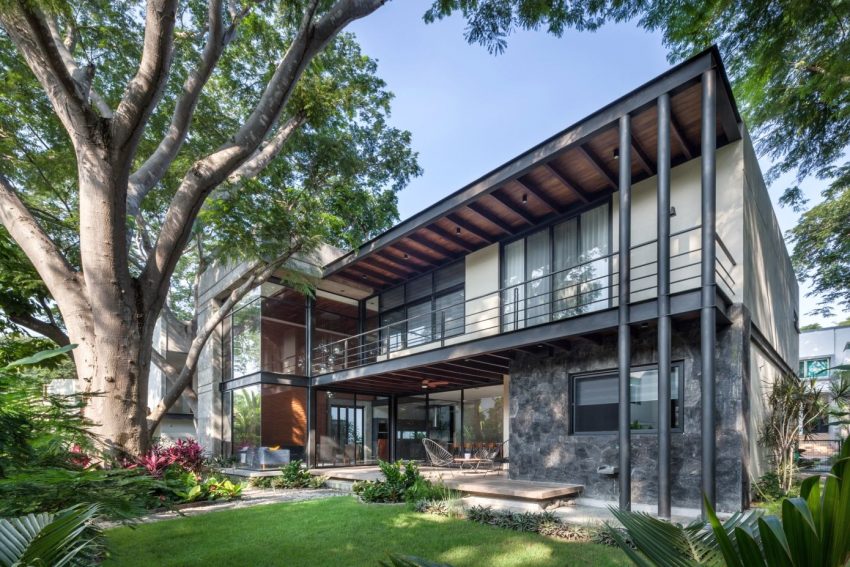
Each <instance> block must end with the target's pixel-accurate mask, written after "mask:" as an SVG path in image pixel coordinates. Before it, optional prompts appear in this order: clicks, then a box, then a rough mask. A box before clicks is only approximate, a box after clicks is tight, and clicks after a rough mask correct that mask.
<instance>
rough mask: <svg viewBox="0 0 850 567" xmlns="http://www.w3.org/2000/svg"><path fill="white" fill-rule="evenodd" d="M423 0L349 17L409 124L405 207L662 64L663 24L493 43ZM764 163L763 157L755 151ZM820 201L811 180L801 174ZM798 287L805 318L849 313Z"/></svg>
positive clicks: (513, 151) (786, 220)
mask: <svg viewBox="0 0 850 567" xmlns="http://www.w3.org/2000/svg"><path fill="white" fill-rule="evenodd" d="M429 4H430V3H429V2H428V1H427V0H396V1H395V2H389V3H387V4H386V5H384V6H383V7H382V8H380V9H379V10H378V11H377V12H375V13H374V14H372V15H371V16H368V17H366V18H364V19H362V20H359V21H357V22H354V23H353V24H352V25H350V26H349V28H348V31H352V32H354V33H355V34H356V35H357V38H358V41H359V42H360V44H361V46H362V49H363V52H364V53H365V54H366V55H368V56H370V57H372V58H374V59H377V61H378V75H379V76H380V77H381V78H382V79H384V81H386V83H387V88H388V89H389V90H390V91H392V92H393V93H394V94H395V99H394V101H393V105H392V117H391V123H392V125H393V126H395V127H397V128H401V129H405V130H409V131H410V132H411V133H412V134H413V149H414V150H415V151H416V152H418V154H419V164H420V165H421V166H422V168H423V170H424V173H423V175H422V176H420V177H418V178H416V179H414V180H413V181H412V182H411V183H410V184H409V185H408V187H406V188H405V189H404V190H403V191H402V192H401V193H399V213H400V215H401V218H402V219H405V218H407V217H409V216H411V215H413V214H415V213H417V212H419V211H420V210H422V209H424V208H425V207H427V206H429V205H431V204H433V203H434V202H435V201H437V200H439V199H440V198H442V197H444V196H446V195H448V194H449V193H452V192H454V191H456V190H457V189H459V188H461V187H463V186H464V185H466V184H467V183H469V182H471V181H473V180H475V179H477V178H478V177H480V176H481V175H482V174H484V173H486V172H488V171H490V170H492V169H494V168H495V167H497V166H499V165H501V164H503V163H504V162H506V161H508V160H509V159H511V158H513V157H514V156H516V155H518V154H520V153H522V152H523V151H525V150H527V149H528V148H530V147H532V146H534V145H536V144H537V143H539V142H541V141H542V140H544V139H546V138H548V137H550V136H551V135H553V134H555V133H557V132H559V131H560V130H563V129H564V128H566V127H567V126H569V125H570V124H572V123H574V122H576V121H578V120H580V119H582V118H583V117H585V116H587V115H588V114H590V113H591V112H593V111H595V110H597V109H598V108H601V107H602V106H604V105H606V104H608V103H609V102H611V101H613V100H615V99H616V98H618V97H620V96H622V95H623V94H625V93H627V92H629V91H631V90H632V89H634V88H635V87H638V86H640V85H641V84H643V83H645V82H646V81H649V80H650V79H652V78H654V77H655V76H656V75H658V74H660V73H662V72H663V71H665V70H667V69H668V68H670V66H671V63H670V62H669V61H668V60H667V50H666V49H665V48H664V46H663V45H662V41H661V36H660V34H653V33H649V32H646V31H644V30H641V29H639V28H638V27H637V26H636V25H634V24H630V23H625V24H618V25H607V26H605V27H603V28H602V29H601V30H599V31H597V32H594V33H589V32H581V33H580V32H575V31H569V32H567V33H566V34H565V35H564V36H563V37H561V38H556V37H554V36H551V35H549V34H547V33H546V32H545V31H537V32H518V33H516V34H514V35H512V36H511V37H510V38H509V40H508V48H507V50H506V51H505V52H504V53H503V54H501V55H491V54H489V53H488V52H487V50H486V49H485V48H483V47H481V46H478V45H470V44H468V43H467V42H466V41H465V40H464V38H463V30H464V21H463V20H462V19H461V18H460V17H457V16H455V17H452V18H449V19H447V20H443V21H440V22H437V23H434V24H429V25H426V24H425V23H424V22H423V21H422V14H424V13H425V11H426V10H427V8H428V6H429ZM760 163H761V167H762V171H767V170H768V169H769V167H770V162H769V161H767V160H765V159H761V160H760ZM792 181H793V179H792V178H791V177H790V176H786V177H785V178H781V179H779V180H777V181H776V182H775V183H774V184H773V185H772V186H771V187H770V195H771V199H772V200H773V202H774V205H775V206H774V208H775V211H776V215H777V218H778V219H779V224H780V226H781V227H782V230H783V231H787V230H788V229H790V228H791V227H793V226H794V224H795V222H796V220H797V218H798V214H797V213H795V212H793V211H792V210H791V209H787V208H782V207H779V206H778V203H777V200H778V197H779V195H780V194H781V192H782V189H783V188H784V187H786V186H787V185H788V184H790V183H791V182H792ZM802 187H803V189H804V191H805V192H806V193H807V194H808V195H809V196H811V197H812V198H813V199H812V201H813V202H816V201H817V193H818V191H819V190H820V188H819V182H817V181H808V182H806V183H804V184H803V186H802ZM807 291H808V287H807V286H806V285H805V284H801V287H800V314H801V317H800V319H801V325H806V324H809V323H815V322H816V323H820V324H821V325H823V326H828V325H830V324H834V323H835V322H837V321H840V320H844V319H847V318H848V317H850V313H840V312H839V313H835V314H834V316H832V317H828V318H823V317H820V316H813V315H810V314H809V312H810V311H812V310H813V309H815V308H816V307H817V306H818V301H817V298H816V297H808V296H807V295H806V294H807Z"/></svg>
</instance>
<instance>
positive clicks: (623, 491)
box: [617, 114, 632, 510]
mask: <svg viewBox="0 0 850 567" xmlns="http://www.w3.org/2000/svg"><path fill="white" fill-rule="evenodd" d="M631 130H632V128H631V121H630V117H629V115H628V114H626V115H624V116H621V117H620V180H619V181H620V184H619V191H620V212H619V219H620V251H619V296H618V313H617V315H618V325H617V369H618V374H619V385H620V398H619V400H620V401H619V413H618V415H619V420H618V425H617V431H618V439H619V446H620V465H619V468H620V471H619V472H620V474H619V483H620V509H621V510H630V509H631V507H632V455H631V450H632V447H631V405H630V403H631V400H630V396H629V393H630V392H629V390H630V380H631V373H630V369H631V365H632V351H631V348H632V344H631V341H632V336H631V328H630V327H629V295H630V288H631V286H630V285H629V284H630V281H629V278H630V273H629V271H630V267H631V261H630V254H631V248H632V234H631V233H632V160H631V156H632V151H631V148H632V146H631V144H632V132H631Z"/></svg>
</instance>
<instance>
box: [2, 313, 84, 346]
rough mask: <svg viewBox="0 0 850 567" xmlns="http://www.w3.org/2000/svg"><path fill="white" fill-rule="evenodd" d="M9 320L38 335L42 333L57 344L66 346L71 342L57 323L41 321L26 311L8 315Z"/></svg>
mask: <svg viewBox="0 0 850 567" xmlns="http://www.w3.org/2000/svg"><path fill="white" fill-rule="evenodd" d="M8 317H9V320H10V321H11V322H12V323H14V324H15V325H20V326H21V327H25V328H27V329H29V330H31V331H35V332H36V333H38V334H40V335H44V336H45V337H47V338H48V339H50V340H52V341H53V342H54V343H56V344H57V345H59V346H66V345H68V344H70V343H71V341H70V340H69V339H68V335H66V334H65V331H63V330H62V329H61V328H60V327H59V326H58V325H56V324H53V323H48V322H47V321H42V320H41V319H38V318H36V317H33V316H32V315H30V314H28V313H18V314H16V315H11V314H10V315H8Z"/></svg>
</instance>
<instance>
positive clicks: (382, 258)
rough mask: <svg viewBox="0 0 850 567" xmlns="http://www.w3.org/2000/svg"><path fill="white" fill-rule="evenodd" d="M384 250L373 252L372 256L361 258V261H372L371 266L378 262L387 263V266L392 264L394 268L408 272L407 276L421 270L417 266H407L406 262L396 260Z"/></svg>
mask: <svg viewBox="0 0 850 567" xmlns="http://www.w3.org/2000/svg"><path fill="white" fill-rule="evenodd" d="M383 252H384V251H383V250H382V251H380V252H377V253H375V254H373V255H372V256H367V257H366V258H364V259H363V260H361V262H365V261H368V262H371V264H369V265H371V266H375V265H376V264H382V263H383V264H386V265H387V266H391V267H392V268H393V269H396V270H402V271H404V272H406V274H405V277H407V276H414V275H416V274H418V273H419V270H417V269H416V268H413V267H411V266H406V265H404V264H400V263H399V262H396V261H395V260H394V259H393V258H391V257H389V256H387V255H385V254H384V253H383ZM382 269H387V268H382Z"/></svg>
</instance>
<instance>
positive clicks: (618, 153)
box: [614, 148, 620, 159]
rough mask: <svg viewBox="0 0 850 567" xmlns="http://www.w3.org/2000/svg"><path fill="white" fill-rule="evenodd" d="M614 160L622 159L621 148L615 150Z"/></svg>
mask: <svg viewBox="0 0 850 567" xmlns="http://www.w3.org/2000/svg"><path fill="white" fill-rule="evenodd" d="M614 159H620V148H614Z"/></svg>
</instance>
